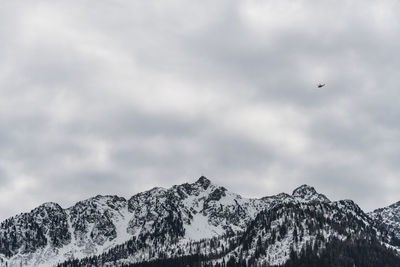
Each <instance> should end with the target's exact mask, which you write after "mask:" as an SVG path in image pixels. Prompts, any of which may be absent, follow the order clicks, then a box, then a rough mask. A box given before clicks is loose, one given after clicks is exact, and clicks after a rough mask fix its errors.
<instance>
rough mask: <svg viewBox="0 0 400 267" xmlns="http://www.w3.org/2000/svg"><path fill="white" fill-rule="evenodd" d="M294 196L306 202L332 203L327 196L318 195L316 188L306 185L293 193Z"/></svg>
mask: <svg viewBox="0 0 400 267" xmlns="http://www.w3.org/2000/svg"><path fill="white" fill-rule="evenodd" d="M292 196H293V197H295V198H297V199H301V200H305V201H321V202H330V200H329V199H328V198H327V197H326V196H325V195H323V194H320V193H318V192H317V191H316V190H315V188H314V187H312V186H309V185H306V184H303V185H301V186H299V187H297V188H296V189H295V190H294V191H293V193H292Z"/></svg>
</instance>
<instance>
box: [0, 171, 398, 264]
mask: <svg viewBox="0 0 400 267" xmlns="http://www.w3.org/2000/svg"><path fill="white" fill-rule="evenodd" d="M393 212H397V214H398V210H397V211H392V213H393ZM371 216H372V215H371ZM374 216H375V215H374ZM376 216H378V215H376ZM372 217H373V216H372ZM373 218H374V217H373ZM387 218H389V217H387ZM390 218H392V219H391V220H393V218H397V219H398V217H395V216H392V217H390ZM397 222H398V221H397ZM379 227H380V226H379V225H378V226H377V224H376V223H375V221H374V220H372V219H371V218H370V217H368V216H367V215H366V214H365V213H364V212H363V211H362V210H361V209H360V208H359V207H358V206H357V205H356V204H355V203H354V202H352V201H339V202H331V201H330V200H329V199H328V198H327V197H326V196H324V195H322V194H319V193H317V192H316V191H315V189H314V188H313V187H311V186H307V185H302V186H300V187H299V188H297V189H295V190H294V191H293V193H292V195H289V194H285V193H281V194H278V195H276V196H269V197H264V198H261V199H247V198H243V197H241V196H240V195H238V194H235V193H233V192H230V191H228V190H227V189H226V188H224V187H222V186H217V185H215V184H213V183H212V182H211V181H210V180H208V179H207V178H205V177H200V178H199V179H198V180H197V181H196V182H194V183H191V184H189V183H185V184H182V185H175V186H172V187H171V188H169V189H165V188H153V189H151V190H148V191H145V192H142V193H139V194H136V195H134V196H132V197H131V198H130V199H125V198H122V197H118V196H96V197H93V198H90V199H87V200H84V201H80V202H78V203H76V204H75V205H74V206H72V207H69V208H67V209H63V208H61V207H60V206H59V205H58V204H55V203H46V204H43V205H41V206H39V207H38V208H36V209H34V210H32V211H31V212H29V213H23V214H19V215H16V216H14V217H12V218H10V219H7V220H5V221H4V222H2V223H1V225H0V266H7V265H8V266H56V265H57V264H60V266H89V265H91V266H93V265H94V266H118V265H121V266H122V265H123V264H131V263H135V262H142V261H149V260H159V259H165V258H175V257H182V256H191V255H202V257H203V258H204V259H206V260H207V261H209V262H210V263H218V262H222V261H225V260H228V258H230V257H236V258H237V259H246V260H258V261H260V262H265V263H269V264H281V263H284V262H285V261H286V260H287V259H288V258H289V253H290V252H291V251H292V250H293V249H294V250H296V251H301V249H302V248H303V247H304V246H306V245H307V244H309V243H310V242H317V240H320V239H321V236H322V237H323V240H324V242H327V240H329V238H331V237H335V238H339V239H345V238H347V237H348V236H349V235H353V236H359V235H361V234H365V233H373V234H376V235H377V236H379V238H380V242H382V243H385V244H388V246H389V244H390V243H391V238H390V237H387V236H388V234H386V233H385V232H382V231H381V230H380V228H379ZM282 229H285V230H282ZM385 229H386V228H385ZM397 229H398V228H397ZM385 231H386V230H385ZM295 236H297V237H295ZM296 238H297V241H296ZM299 238H300V239H301V241H298V239H299ZM259 239H260V241H259ZM259 242H261V243H262V244H268V249H266V250H264V252H263V253H262V254H260V251H259V250H257V247H258V243H259ZM318 242H319V241H318ZM321 242H322V241H321ZM238 255H242V256H238ZM243 255H246V256H243ZM62 262H66V263H65V264H64V265H62V264H61V263H62ZM72 263H73V264H72ZM79 264H80V265H79Z"/></svg>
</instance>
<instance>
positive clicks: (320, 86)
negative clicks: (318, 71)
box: [317, 83, 325, 88]
mask: <svg viewBox="0 0 400 267" xmlns="http://www.w3.org/2000/svg"><path fill="white" fill-rule="evenodd" d="M324 86H325V84H324V83H319V84H318V85H317V87H318V88H322V87H324Z"/></svg>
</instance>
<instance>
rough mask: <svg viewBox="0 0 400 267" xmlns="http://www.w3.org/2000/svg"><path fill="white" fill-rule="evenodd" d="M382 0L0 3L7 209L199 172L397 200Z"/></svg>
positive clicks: (394, 69)
mask: <svg viewBox="0 0 400 267" xmlns="http://www.w3.org/2000/svg"><path fill="white" fill-rule="evenodd" d="M376 4H377V3H374V2H373V1H367V2H365V1H351V2H348V3H343V4H337V3H335V4H332V2H330V1H319V2H318V3H312V4H310V3H309V2H307V1H299V2H296V3H292V2H290V1H283V2H279V3H274V2H272V1H265V3H258V2H253V1H222V2H218V3H215V2H214V1H213V2H211V1H206V2H202V3H201V4H199V3H190V2H182V1H174V0H171V1H166V2H163V3H156V2H153V1H146V2H131V3H126V2H123V1H117V2H109V1H101V2H98V1H97V2H96V3H95V2H92V1H85V2H83V3H82V4H80V5H77V4H74V3H72V2H68V1H61V2H57V3H53V2H48V1H37V2H35V3H32V2H28V1H26V2H24V3H23V4H18V3H13V2H4V3H2V4H1V5H2V8H0V22H1V23H0V37H1V39H2V40H5V41H4V42H1V43H0V55H1V56H2V58H3V60H2V61H1V62H0V71H1V73H0V87H1V89H0V90H1V91H0V96H1V98H0V145H1V149H0V169H1V170H2V171H1V172H0V183H1V184H0V189H1V190H2V191H1V192H2V198H0V218H5V217H7V216H11V215H13V214H15V213H17V212H20V211H24V210H29V209H31V208H33V207H34V206H36V205H38V204H40V203H42V202H45V201H56V202H59V203H61V204H62V205H64V206H68V205H72V204H73V203H74V202H75V201H78V200H80V199H83V198H87V197H90V196H92V195H97V194H119V195H122V196H125V197H129V196H130V195H132V194H134V193H136V192H139V191H142V190H146V189H149V188H150V187H152V186H166V187H168V186H171V185H172V184H177V183H182V182H186V181H188V180H193V179H195V177H198V176H200V175H206V176H209V177H210V178H211V179H213V180H214V181H215V182H217V183H219V184H221V185H224V186H226V187H227V188H229V189H231V190H232V191H236V192H238V193H241V194H243V195H245V196H249V197H261V196H265V195H271V194H276V193H279V192H281V191H284V192H291V191H292V190H293V188H294V187H296V186H298V185H300V184H303V183H308V184H311V185H314V186H315V187H316V188H317V189H318V190H319V191H320V192H322V193H326V194H327V195H328V196H329V197H330V198H332V199H339V198H353V199H354V200H355V201H356V202H358V203H359V204H360V205H361V207H362V208H364V209H366V210H371V209H373V208H377V207H382V206H384V205H388V204H390V203H391V202H394V201H398V200H399V199H398V196H397V192H398V189H399V188H400V184H399V183H398V182H396V177H397V174H398V171H399V168H398V164H397V159H398V152H397V151H398V150H399V149H398V146H399V142H398V141H397V140H398V137H399V131H398V127H399V126H398V125H399V123H398V117H399V116H398V113H399V112H400V109H399V107H398V105H397V95H398V81H397V78H396V77H397V76H398V75H397V74H398V69H399V67H400V66H399V63H398V62H400V61H399V60H398V53H397V48H396V45H395V44H396V43H398V40H397V34H396V33H397V30H398V22H399V21H398V18H397V16H393V14H396V12H394V11H395V10H396V9H398V5H397V4H394V3H393V2H391V1H383V2H381V3H380V4H379V5H381V6H380V7H379V8H375V7H373V5H376ZM263 5H268V7H267V8H265V7H264V6H263ZM376 10H380V12H381V13H382V12H383V13H382V14H384V16H383V17H382V15H380V13H379V12H377V11H376ZM383 18H384V19H383ZM318 82H326V83H327V86H326V87H324V88H323V89H322V90H318V89H316V88H315V85H316V83H318ZM254 110H257V112H256V113H254ZM246 112H247V113H246ZM285 112H286V113H288V114H289V115H288V114H286V113H285ZM252 116H254V117H252ZM289 139H290V140H289ZM295 144H296V147H292V146H295Z"/></svg>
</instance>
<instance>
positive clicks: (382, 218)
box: [368, 201, 400, 239]
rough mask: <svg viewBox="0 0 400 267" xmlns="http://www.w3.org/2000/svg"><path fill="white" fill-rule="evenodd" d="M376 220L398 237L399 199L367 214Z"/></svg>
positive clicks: (399, 233)
mask: <svg viewBox="0 0 400 267" xmlns="http://www.w3.org/2000/svg"><path fill="white" fill-rule="evenodd" d="M368 215H369V216H370V217H371V218H373V219H374V220H375V221H377V222H381V223H382V225H383V226H384V227H386V229H387V230H388V231H391V232H393V233H394V234H395V235H396V237H397V238H399V239H400V201H399V202H396V203H394V204H392V205H390V206H388V207H385V208H381V209H377V210H374V211H373V212H370V213H369V214H368Z"/></svg>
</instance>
